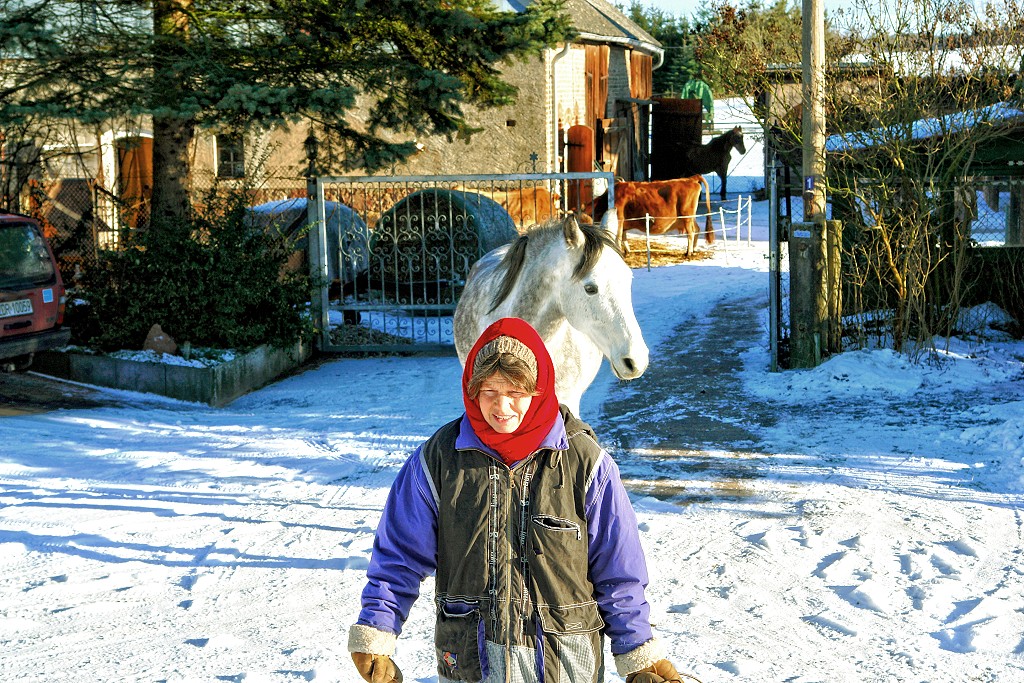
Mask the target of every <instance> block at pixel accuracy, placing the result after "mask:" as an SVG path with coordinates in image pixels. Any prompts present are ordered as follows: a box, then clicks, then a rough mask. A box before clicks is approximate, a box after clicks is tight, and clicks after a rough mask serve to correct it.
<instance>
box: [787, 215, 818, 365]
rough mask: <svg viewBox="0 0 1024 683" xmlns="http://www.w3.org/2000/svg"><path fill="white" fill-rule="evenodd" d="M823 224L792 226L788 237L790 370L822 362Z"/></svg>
mask: <svg viewBox="0 0 1024 683" xmlns="http://www.w3.org/2000/svg"><path fill="white" fill-rule="evenodd" d="M823 228H824V224H822V223H809V222H804V223H793V225H792V229H791V231H790V235H789V273H790V276H789V278H790V286H789V366H790V367H791V368H794V369H796V368H813V367H815V366H817V365H818V364H819V363H820V362H821V350H822V345H823V343H824V339H823V338H822V327H823V324H824V321H825V320H826V319H827V316H826V314H825V313H826V310H827V306H826V300H825V299H824V297H823V295H824V293H825V291H826V290H825V263H826V259H825V235H824V229H823Z"/></svg>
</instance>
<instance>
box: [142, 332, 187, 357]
mask: <svg viewBox="0 0 1024 683" xmlns="http://www.w3.org/2000/svg"><path fill="white" fill-rule="evenodd" d="M142 350H143V351H153V352H155V353H167V354H170V355H174V354H175V353H177V352H178V345H177V344H176V343H175V341H174V338H173V337H171V335H169V334H167V333H166V332H164V331H163V330H162V329H160V325H153V327H151V328H149V334H147V335H146V342H145V343H144V344H143V345H142Z"/></svg>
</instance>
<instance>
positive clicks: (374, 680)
mask: <svg viewBox="0 0 1024 683" xmlns="http://www.w3.org/2000/svg"><path fill="white" fill-rule="evenodd" d="M352 661H353V662H355V664H356V669H357V670H358V671H359V675H360V676H362V677H363V680H364V681H366V683H402V671H401V670H400V669H399V668H398V666H396V665H395V663H394V662H393V661H392V660H391V657H388V656H387V655H368V654H366V653H365V652H353V653H352Z"/></svg>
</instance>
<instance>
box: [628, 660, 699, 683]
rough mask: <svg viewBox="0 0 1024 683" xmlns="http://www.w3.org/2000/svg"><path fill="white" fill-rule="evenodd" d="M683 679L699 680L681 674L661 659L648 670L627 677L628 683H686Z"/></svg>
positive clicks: (635, 672)
mask: <svg viewBox="0 0 1024 683" xmlns="http://www.w3.org/2000/svg"><path fill="white" fill-rule="evenodd" d="M683 678H686V679H687V680H691V681H696V680H697V679H696V678H694V677H693V676H690V675H689V674H680V673H679V672H678V671H676V668H675V667H674V666H672V662H670V661H668V660H667V659H659V660H658V661H656V662H655V663H654V664H652V665H651V666H649V667H647V668H646V669H641V670H640V671H634V672H633V673H631V674H629V675H628V676H626V683H684V682H683ZM697 683H700V681H697Z"/></svg>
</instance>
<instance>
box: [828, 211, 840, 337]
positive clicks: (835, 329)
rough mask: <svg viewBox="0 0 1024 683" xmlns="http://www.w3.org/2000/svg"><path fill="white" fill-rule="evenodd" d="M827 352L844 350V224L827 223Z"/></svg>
mask: <svg viewBox="0 0 1024 683" xmlns="http://www.w3.org/2000/svg"><path fill="white" fill-rule="evenodd" d="M825 259H826V267H825V293H824V294H825V320H824V327H825V335H824V339H825V350H826V351H827V352H828V353H839V352H840V351H842V350H843V266H842V259H843V222H842V221H825Z"/></svg>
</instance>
